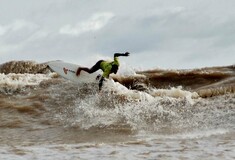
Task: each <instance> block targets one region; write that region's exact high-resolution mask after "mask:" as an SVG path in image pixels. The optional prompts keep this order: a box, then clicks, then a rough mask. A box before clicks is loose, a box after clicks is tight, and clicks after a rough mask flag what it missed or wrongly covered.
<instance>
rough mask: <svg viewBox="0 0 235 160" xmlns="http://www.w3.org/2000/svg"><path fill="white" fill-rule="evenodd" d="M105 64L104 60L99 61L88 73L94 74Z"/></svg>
mask: <svg viewBox="0 0 235 160" xmlns="http://www.w3.org/2000/svg"><path fill="white" fill-rule="evenodd" d="M101 62H103V60H99V61H98V62H97V63H96V64H95V65H94V66H93V67H91V68H90V69H89V72H88V73H94V72H96V71H98V70H99V69H100V63H101Z"/></svg>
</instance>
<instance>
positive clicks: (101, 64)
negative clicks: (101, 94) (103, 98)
mask: <svg viewBox="0 0 235 160" xmlns="http://www.w3.org/2000/svg"><path fill="white" fill-rule="evenodd" d="M129 54H130V53H129V52H126V53H115V54H114V61H112V62H109V61H104V60H99V61H98V62H97V63H96V64H95V65H94V66H93V67H91V68H87V67H79V68H78V70H77V73H76V75H77V76H79V75H80V72H81V71H82V70H83V71H86V72H88V73H90V74H91V73H94V72H96V71H97V70H99V69H101V70H102V71H103V74H102V76H101V75H98V76H97V77H96V79H99V78H100V76H101V79H100V81H99V91H100V90H101V88H102V86H103V81H104V80H105V78H109V75H110V74H111V73H114V74H116V73H117V71H118V67H119V60H118V57H120V56H126V57H127V56H129Z"/></svg>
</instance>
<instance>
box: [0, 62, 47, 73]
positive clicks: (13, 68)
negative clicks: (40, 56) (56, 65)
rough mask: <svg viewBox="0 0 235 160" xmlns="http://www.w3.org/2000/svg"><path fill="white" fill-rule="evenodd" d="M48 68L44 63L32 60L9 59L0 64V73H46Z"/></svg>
mask: <svg viewBox="0 0 235 160" xmlns="http://www.w3.org/2000/svg"><path fill="white" fill-rule="evenodd" d="M48 72H49V69H48V68H47V65H46V64H45V63H43V64H38V63H36V62H34V61H10V62H6V63H4V64H2V65H0V73H4V74H9V73H16V74H17V73H22V74H23V73H31V74H36V73H42V74H44V73H48Z"/></svg>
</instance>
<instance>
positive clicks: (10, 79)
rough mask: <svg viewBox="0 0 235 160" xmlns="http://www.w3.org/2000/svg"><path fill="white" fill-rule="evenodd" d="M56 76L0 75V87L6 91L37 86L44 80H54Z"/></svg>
mask: <svg viewBox="0 0 235 160" xmlns="http://www.w3.org/2000/svg"><path fill="white" fill-rule="evenodd" d="M53 75H54V74H53V73H51V74H48V75H46V74H15V73H10V74H7V75H6V74H0V87H1V89H4V90H6V89H7V90H16V89H18V88H22V87H25V86H35V85H39V83H40V82H41V81H43V80H48V79H50V78H52V76H53Z"/></svg>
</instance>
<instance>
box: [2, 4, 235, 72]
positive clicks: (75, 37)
mask: <svg viewBox="0 0 235 160" xmlns="http://www.w3.org/2000/svg"><path fill="white" fill-rule="evenodd" d="M234 6H235V1H234V0H0V57H1V58H0V64H1V63H5V62H7V61H11V60H34V61H37V62H46V61H50V60H58V59H60V60H64V61H67V62H71V63H77V64H82V65H92V64H93V63H95V62H96V61H97V60H99V59H106V58H107V59H109V58H112V57H113V53H115V52H125V51H128V52H130V53H131V55H130V57H128V58H126V57H121V58H120V61H121V63H122V62H123V64H125V65H128V66H131V67H133V68H142V69H153V68H167V69H180V68H184V69H189V68H200V67H209V66H221V65H231V64H235V45H234V44H235V9H234Z"/></svg>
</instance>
